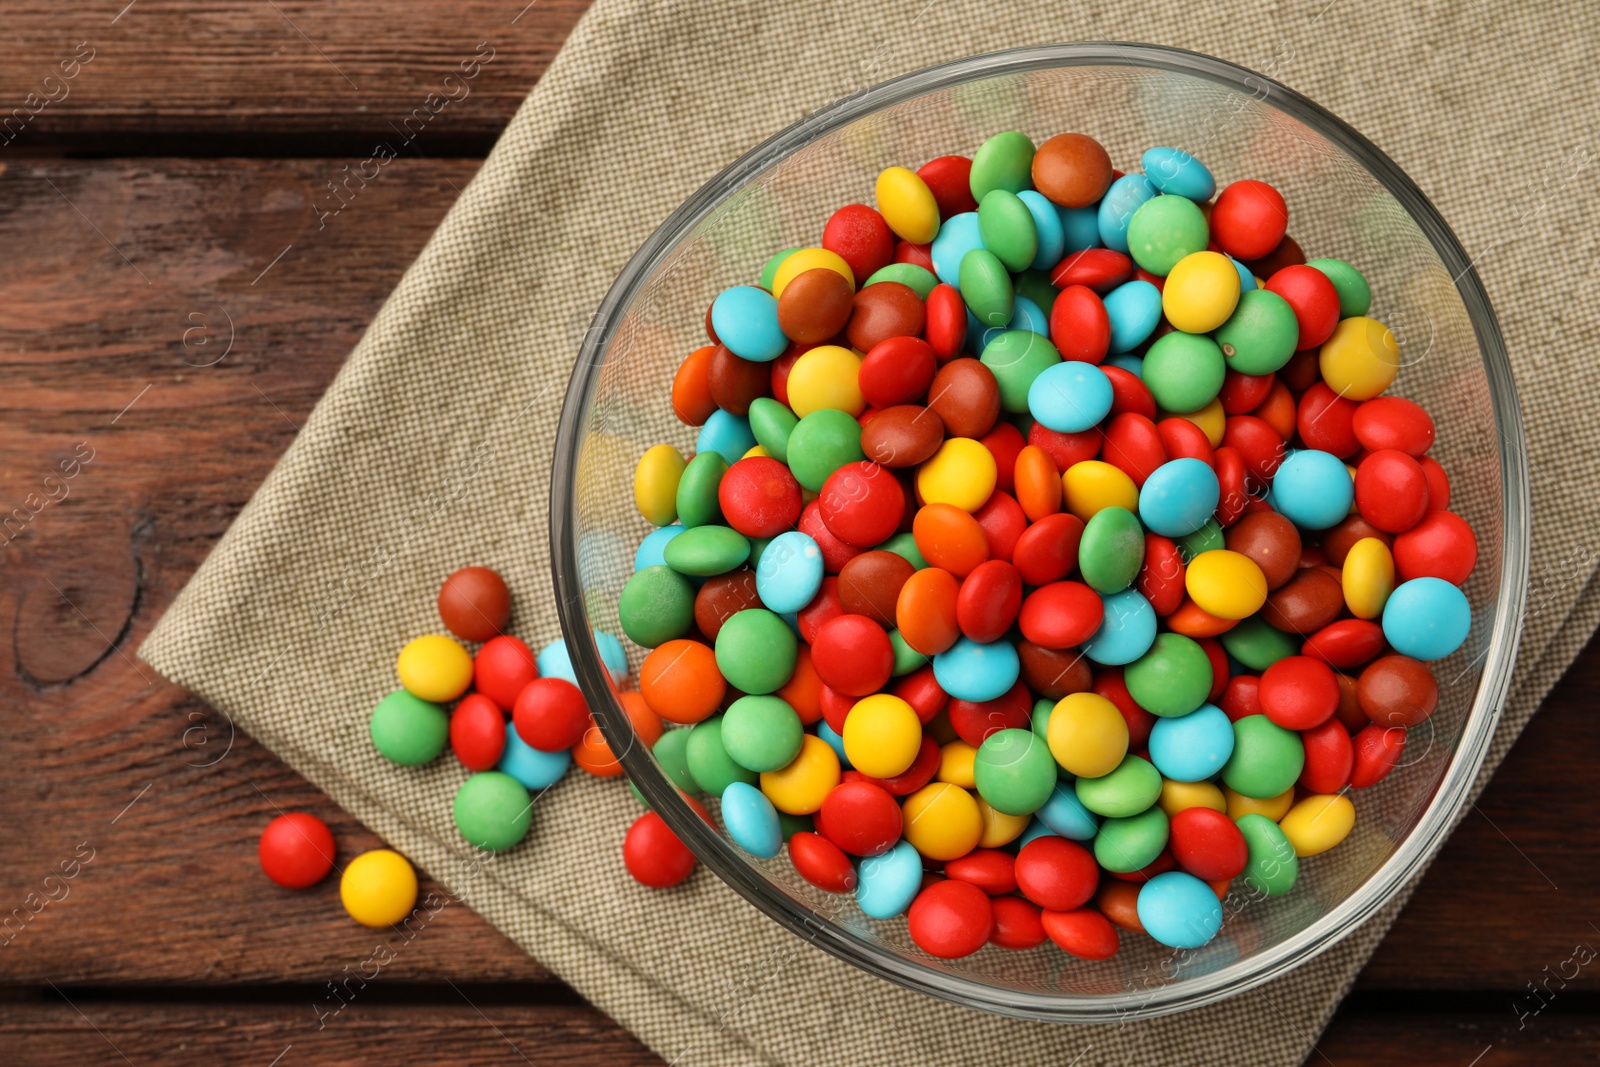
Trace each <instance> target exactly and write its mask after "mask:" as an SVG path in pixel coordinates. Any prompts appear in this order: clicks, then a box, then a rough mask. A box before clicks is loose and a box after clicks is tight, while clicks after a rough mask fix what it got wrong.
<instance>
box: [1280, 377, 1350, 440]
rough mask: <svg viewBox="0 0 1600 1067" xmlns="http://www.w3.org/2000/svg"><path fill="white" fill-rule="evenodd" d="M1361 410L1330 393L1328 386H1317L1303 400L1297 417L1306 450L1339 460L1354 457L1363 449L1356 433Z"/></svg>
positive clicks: (1296, 422) (1307, 392)
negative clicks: (1330, 454) (1355, 424)
mask: <svg viewBox="0 0 1600 1067" xmlns="http://www.w3.org/2000/svg"><path fill="white" fill-rule="evenodd" d="M1358 407H1359V405H1358V404H1356V402H1355V401H1353V400H1350V399H1349V398H1347V397H1342V396H1340V395H1339V394H1338V393H1336V392H1334V391H1333V390H1332V389H1329V388H1328V385H1327V383H1326V382H1320V381H1319V382H1317V383H1316V384H1315V385H1313V386H1312V387H1311V388H1310V389H1307V390H1306V391H1305V392H1304V393H1303V394H1301V397H1300V406H1299V410H1298V412H1297V413H1296V416H1295V427H1296V429H1298V430H1299V433H1300V440H1302V441H1304V442H1305V445H1306V447H1307V448H1315V449H1317V450H1318V451H1319V452H1329V453H1332V454H1333V455H1335V456H1338V457H1339V458H1340V459H1345V458H1347V457H1349V456H1352V455H1354V454H1355V453H1356V451H1357V450H1358V449H1360V448H1361V442H1360V441H1359V440H1357V439H1356V433H1355V429H1354V421H1355V414H1356V410H1357V408H1358Z"/></svg>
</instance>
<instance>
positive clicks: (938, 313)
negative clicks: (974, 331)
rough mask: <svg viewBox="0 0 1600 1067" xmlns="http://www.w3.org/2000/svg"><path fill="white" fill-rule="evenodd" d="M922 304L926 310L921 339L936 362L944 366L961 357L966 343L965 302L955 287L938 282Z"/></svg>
mask: <svg viewBox="0 0 1600 1067" xmlns="http://www.w3.org/2000/svg"><path fill="white" fill-rule="evenodd" d="M923 303H924V306H925V307H926V308H927V312H926V316H925V321H924V323H923V326H922V334H923V337H924V338H926V340H927V342H928V344H929V345H930V346H931V347H932V348H933V354H934V355H935V356H937V357H938V359H939V362H940V363H947V362H949V361H950V360H952V359H955V358H956V357H957V356H959V355H960V354H961V348H962V346H963V345H964V344H966V341H967V305H966V301H964V300H962V299H961V291H960V290H959V289H957V288H956V287H955V286H953V285H945V284H943V283H941V284H939V285H936V286H934V287H933V291H932V292H930V293H929V294H928V299H927V300H925V301H924V302H923Z"/></svg>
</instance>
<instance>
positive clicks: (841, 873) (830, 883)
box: [789, 830, 856, 893]
mask: <svg viewBox="0 0 1600 1067" xmlns="http://www.w3.org/2000/svg"><path fill="white" fill-rule="evenodd" d="M789 859H790V860H792V861H793V862H794V869H795V870H796V871H798V872H799V873H800V877H802V878H804V879H805V880H806V881H808V882H810V883H811V884H812V885H814V886H816V887H817V888H818V889H821V890H825V891H826V892H829V893H848V892H850V891H851V890H853V889H855V887H856V869H855V865H854V864H852V863H851V862H850V857H849V856H846V855H845V854H844V852H843V851H842V850H841V849H840V848H839V846H838V845H836V844H834V843H833V842H832V841H829V840H828V839H827V838H825V837H823V836H822V835H821V834H814V833H810V832H808V831H805V830H802V831H801V832H799V833H797V834H795V835H794V836H793V837H791V838H789Z"/></svg>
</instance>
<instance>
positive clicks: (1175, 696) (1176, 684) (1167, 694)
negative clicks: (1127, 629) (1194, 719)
mask: <svg viewBox="0 0 1600 1067" xmlns="http://www.w3.org/2000/svg"><path fill="white" fill-rule="evenodd" d="M1123 681H1124V682H1125V683H1127V686H1128V695H1129V696H1131V697H1133V699H1134V703H1136V704H1138V705H1139V706H1140V707H1141V708H1143V709H1144V710H1146V711H1148V712H1149V713H1150V714H1152V715H1160V716H1162V717H1165V718H1171V717H1176V716H1179V715H1187V714H1189V713H1190V712H1191V711H1194V710H1195V709H1196V708H1198V707H1199V706H1200V705H1201V704H1204V703H1205V702H1206V697H1207V696H1209V695H1210V694H1211V682H1212V676H1211V659H1210V657H1208V656H1207V655H1206V650H1205V649H1203V648H1201V647H1200V643H1199V642H1198V641H1195V640H1193V639H1192V638H1188V637H1185V636H1183V635H1182V634H1175V633H1163V634H1157V635H1156V642H1155V644H1153V645H1151V646H1150V651H1148V652H1146V653H1145V654H1144V655H1142V656H1140V657H1139V658H1138V659H1136V660H1134V661H1133V662H1132V663H1130V664H1128V666H1127V668H1126V669H1125V670H1124V672H1123Z"/></svg>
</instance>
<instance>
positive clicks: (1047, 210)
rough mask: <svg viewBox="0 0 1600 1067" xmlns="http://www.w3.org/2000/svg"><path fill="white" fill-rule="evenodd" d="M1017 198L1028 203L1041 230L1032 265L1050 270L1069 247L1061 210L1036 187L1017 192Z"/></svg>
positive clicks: (1029, 212) (1036, 226)
mask: <svg viewBox="0 0 1600 1067" xmlns="http://www.w3.org/2000/svg"><path fill="white" fill-rule="evenodd" d="M1017 198H1018V199H1019V200H1021V201H1022V202H1023V203H1024V204H1026V205H1028V214H1030V215H1032V216H1033V226H1034V229H1036V230H1038V231H1039V251H1038V253H1037V254H1036V255H1035V256H1034V257H1033V263H1032V264H1031V266H1032V267H1033V268H1034V269H1035V270H1048V269H1049V268H1051V267H1053V266H1055V265H1056V264H1057V263H1058V262H1060V261H1061V254H1062V253H1063V252H1064V251H1066V247H1067V233H1066V230H1065V229H1063V228H1062V225H1061V212H1059V211H1058V210H1056V206H1055V205H1054V204H1052V203H1051V202H1050V201H1049V200H1047V199H1045V196H1044V194H1043V193H1041V192H1039V191H1038V190H1036V189H1024V190H1022V192H1020V193H1018V194H1017Z"/></svg>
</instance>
